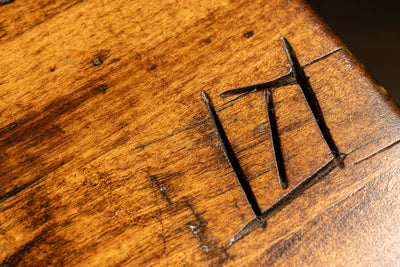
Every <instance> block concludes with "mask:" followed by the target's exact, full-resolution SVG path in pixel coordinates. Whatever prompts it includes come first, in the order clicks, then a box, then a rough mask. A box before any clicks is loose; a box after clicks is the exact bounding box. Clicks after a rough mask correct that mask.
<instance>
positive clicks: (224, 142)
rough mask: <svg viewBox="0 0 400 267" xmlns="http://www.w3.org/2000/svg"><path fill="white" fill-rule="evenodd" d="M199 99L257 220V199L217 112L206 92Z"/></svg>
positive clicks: (259, 210)
mask: <svg viewBox="0 0 400 267" xmlns="http://www.w3.org/2000/svg"><path fill="white" fill-rule="evenodd" d="M201 97H202V99H203V101H204V104H205V105H206V107H207V110H208V113H209V114H210V117H211V120H212V123H213V125H214V128H215V133H216V135H217V138H218V140H219V142H220V144H221V147H222V149H223V151H224V154H225V157H226V158H227V160H228V162H229V165H231V167H232V169H233V172H234V173H235V176H236V178H237V179H238V181H239V184H240V186H241V187H242V189H243V192H244V194H245V195H246V199H247V202H248V203H249V205H250V207H251V210H252V211H253V213H254V216H255V217H256V218H258V217H260V216H261V209H260V206H259V205H258V203H257V199H256V197H255V195H254V193H253V190H252V189H251V186H250V184H249V181H248V179H247V177H246V175H245V174H244V172H243V169H242V167H241V166H240V163H239V160H238V159H237V157H236V154H235V152H234V151H233V149H232V146H231V144H230V142H229V139H228V137H227V136H226V133H225V131H224V129H223V127H222V124H221V121H220V120H219V118H218V115H217V112H216V111H215V109H214V105H213V104H212V102H211V99H210V98H209V96H208V95H207V93H206V92H204V91H203V92H201Z"/></svg>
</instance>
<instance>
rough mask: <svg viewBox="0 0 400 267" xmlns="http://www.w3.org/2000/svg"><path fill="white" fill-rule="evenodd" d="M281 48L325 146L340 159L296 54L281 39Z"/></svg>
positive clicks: (287, 43) (283, 39)
mask: <svg viewBox="0 0 400 267" xmlns="http://www.w3.org/2000/svg"><path fill="white" fill-rule="evenodd" d="M281 41H282V46H283V49H284V50H285V53H286V56H287V58H288V61H289V63H290V66H291V71H292V72H293V74H294V76H295V77H296V81H297V83H298V84H299V85H300V88H301V91H302V92H303V95H304V98H305V99H306V101H307V103H308V106H309V107H310V109H311V112H312V114H313V116H314V118H315V121H316V123H317V124H318V128H319V130H320V132H321V134H322V136H323V137H324V139H325V142H326V144H327V145H328V147H329V149H330V150H331V152H332V154H333V156H334V157H335V158H339V157H340V152H339V149H338V147H337V146H336V144H335V141H334V140H333V138H332V135H331V133H330V131H329V128H328V126H327V125H326V122H325V119H324V116H323V114H322V110H321V107H320V105H319V103H318V100H317V97H316V96H315V93H314V91H313V90H312V88H311V85H310V82H309V81H308V78H307V76H306V74H305V73H304V70H303V68H302V67H301V65H300V63H299V61H298V59H297V57H296V54H295V52H294V50H293V48H292V46H291V45H290V44H289V42H288V41H287V40H286V39H285V38H282V39H281Z"/></svg>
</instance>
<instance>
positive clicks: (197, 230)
mask: <svg viewBox="0 0 400 267" xmlns="http://www.w3.org/2000/svg"><path fill="white" fill-rule="evenodd" d="M186 205H187V207H188V208H189V210H190V211H191V212H192V214H193V215H194V217H195V220H194V221H192V222H190V223H188V225H189V228H190V230H191V231H192V233H193V235H194V236H195V237H196V238H197V240H199V242H200V244H201V246H202V247H203V248H204V251H205V252H206V253H210V252H211V251H213V249H212V245H213V244H212V243H210V242H207V241H205V238H204V236H203V232H204V227H205V225H206V223H205V222H203V221H202V220H201V218H200V215H199V214H197V213H196V212H195V211H194V209H193V207H192V205H191V204H190V203H189V202H187V203H186Z"/></svg>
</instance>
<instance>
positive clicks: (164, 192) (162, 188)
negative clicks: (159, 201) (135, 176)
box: [150, 175, 171, 204]
mask: <svg viewBox="0 0 400 267" xmlns="http://www.w3.org/2000/svg"><path fill="white" fill-rule="evenodd" d="M150 179H151V181H153V183H154V184H155V185H156V186H157V187H158V190H159V191H160V192H161V194H162V196H163V197H164V199H165V200H166V201H167V202H168V203H170V204H171V199H170V198H169V197H168V193H167V185H165V184H163V183H161V182H160V181H159V180H158V178H157V177H156V176H155V175H150Z"/></svg>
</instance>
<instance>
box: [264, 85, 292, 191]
mask: <svg viewBox="0 0 400 267" xmlns="http://www.w3.org/2000/svg"><path fill="white" fill-rule="evenodd" d="M264 98H265V107H266V109H267V113H268V121H269V126H270V131H271V138H272V147H273V150H274V157H275V166H276V169H277V173H278V179H279V185H280V186H281V188H282V189H286V188H287V187H288V182H287V176H286V171H285V164H284V160H283V155H282V147H281V140H280V138H279V132H278V125H277V123H276V117H275V109H274V102H273V99H272V91H271V90H270V89H268V90H264Z"/></svg>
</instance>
